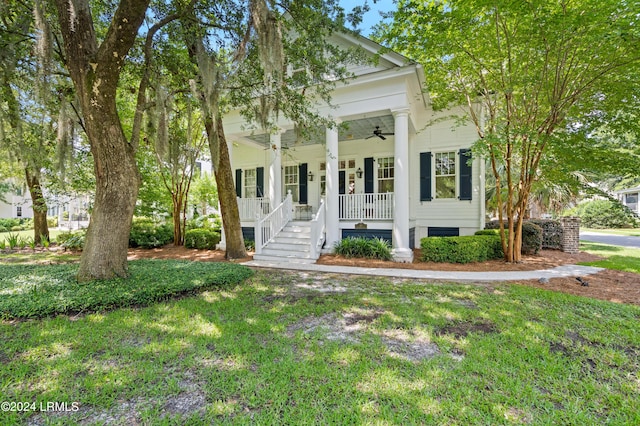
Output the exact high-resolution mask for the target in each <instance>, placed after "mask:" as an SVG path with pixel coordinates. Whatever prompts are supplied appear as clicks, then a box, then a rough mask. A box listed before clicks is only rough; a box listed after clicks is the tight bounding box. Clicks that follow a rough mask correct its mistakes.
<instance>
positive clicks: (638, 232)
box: [580, 228, 640, 237]
mask: <svg viewBox="0 0 640 426" xmlns="http://www.w3.org/2000/svg"><path fill="white" fill-rule="evenodd" d="M580 230H581V231H589V232H598V233H601V234H614V235H626V236H630V237H640V228H625V229H619V228H616V229H595V228H580Z"/></svg>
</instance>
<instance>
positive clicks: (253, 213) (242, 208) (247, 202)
mask: <svg viewBox="0 0 640 426" xmlns="http://www.w3.org/2000/svg"><path fill="white" fill-rule="evenodd" d="M270 207H271V206H270V203H269V199H268V198H262V197H259V198H240V197H238V212H239V213H240V220H241V221H254V220H255V218H256V217H257V216H258V217H262V216H263V215H265V214H267V213H269V210H270Z"/></svg>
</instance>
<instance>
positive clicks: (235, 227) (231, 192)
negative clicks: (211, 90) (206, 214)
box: [206, 117, 247, 259]
mask: <svg viewBox="0 0 640 426" xmlns="http://www.w3.org/2000/svg"><path fill="white" fill-rule="evenodd" d="M211 124H212V123H211V122H210V121H209V120H207V126H206V127H207V131H208V132H209V131H211V129H210V128H211ZM217 124H218V135H219V136H218V138H219V139H218V141H219V142H218V150H219V155H220V157H219V158H220V162H219V164H218V166H217V167H215V170H214V172H215V176H216V182H217V183H218V200H219V201H220V213H221V215H222V226H223V228H224V235H225V239H226V242H227V252H226V255H225V256H226V258H227V259H242V258H243V257H247V249H246V248H245V246H244V238H243V236H242V225H241V223H240V211H239V210H238V200H237V198H236V189H235V185H234V184H233V172H232V170H231V161H230V159H229V149H228V148H227V140H226V138H225V136H224V129H223V127H222V118H220V117H218V118H217ZM210 140H211V139H210ZM210 149H211V150H213V149H214V147H212V146H210ZM211 157H212V158H215V156H214V153H213V152H212V153H211ZM239 184H240V182H238V185H239Z"/></svg>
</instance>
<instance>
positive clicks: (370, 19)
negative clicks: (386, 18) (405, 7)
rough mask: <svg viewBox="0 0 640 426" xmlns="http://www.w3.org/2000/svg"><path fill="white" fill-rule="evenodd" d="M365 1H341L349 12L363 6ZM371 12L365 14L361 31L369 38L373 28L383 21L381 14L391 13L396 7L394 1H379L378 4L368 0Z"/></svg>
mask: <svg viewBox="0 0 640 426" xmlns="http://www.w3.org/2000/svg"><path fill="white" fill-rule="evenodd" d="M363 3H364V1H354V0H341V1H340V4H341V5H342V7H344V8H345V9H347V10H349V9H351V8H353V7H354V6H358V5H361V4H363ZM368 3H369V7H370V9H371V10H369V11H368V12H367V13H365V14H364V16H363V19H362V23H361V24H360V29H361V30H362V35H364V36H365V37H368V36H369V35H370V34H371V28H372V27H373V26H374V25H375V24H377V23H378V22H380V20H381V19H382V18H381V17H380V12H389V11H391V10H395V8H396V5H395V4H393V0H377V2H376V3H374V2H373V0H368Z"/></svg>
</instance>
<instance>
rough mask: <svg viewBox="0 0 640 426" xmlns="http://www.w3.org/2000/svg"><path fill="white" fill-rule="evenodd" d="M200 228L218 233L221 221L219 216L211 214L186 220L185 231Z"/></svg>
mask: <svg viewBox="0 0 640 426" xmlns="http://www.w3.org/2000/svg"><path fill="white" fill-rule="evenodd" d="M201 228H205V229H213V230H214V231H218V232H219V231H220V230H221V229H222V219H221V218H220V215H217V214H215V213H212V214H209V215H207V216H198V217H194V218H193V219H189V220H187V231H188V230H190V229H201Z"/></svg>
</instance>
